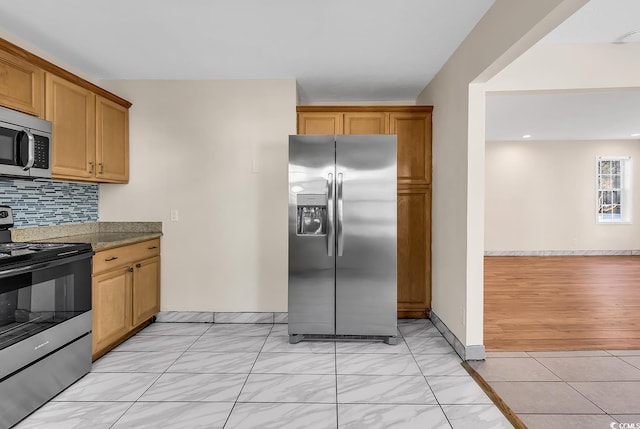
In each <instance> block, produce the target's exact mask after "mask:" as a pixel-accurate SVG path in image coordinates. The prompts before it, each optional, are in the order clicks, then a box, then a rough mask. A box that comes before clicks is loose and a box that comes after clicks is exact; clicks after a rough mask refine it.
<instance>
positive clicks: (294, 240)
mask: <svg viewBox="0 0 640 429" xmlns="http://www.w3.org/2000/svg"><path fill="white" fill-rule="evenodd" d="M334 191H335V140H334V136H311V135H309V136H297V135H296V136H289V334H290V335H301V334H320V335H324V334H327V335H331V334H335V234H334V225H333V224H334V212H335V206H334Z"/></svg>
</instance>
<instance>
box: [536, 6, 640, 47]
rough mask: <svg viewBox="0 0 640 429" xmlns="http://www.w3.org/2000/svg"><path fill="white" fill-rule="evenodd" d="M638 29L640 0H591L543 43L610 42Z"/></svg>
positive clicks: (544, 39) (542, 41) (543, 40)
mask: <svg viewBox="0 0 640 429" xmlns="http://www.w3.org/2000/svg"><path fill="white" fill-rule="evenodd" d="M635 30H640V1H639V0H590V1H589V3H587V4H586V5H584V6H583V7H582V8H580V10H578V11H577V12H576V13H574V14H573V15H571V16H570V17H569V18H567V20H566V21H565V22H563V23H562V24H561V25H560V26H558V27H557V28H556V29H555V30H553V31H552V32H551V33H549V34H548V35H547V36H546V37H544V38H543V39H542V40H541V41H540V43H546V44H548V43H609V42H615V41H617V40H618V39H619V38H620V37H621V36H623V35H625V34H627V33H630V32H632V31H635Z"/></svg>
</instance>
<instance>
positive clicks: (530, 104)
mask: <svg viewBox="0 0 640 429" xmlns="http://www.w3.org/2000/svg"><path fill="white" fill-rule="evenodd" d="M525 134H529V135H531V137H530V140H614V139H623V140H624V139H634V140H640V88H638V90H637V91H616V92H613V91H598V92H575V93H546V94H545V93H538V94H527V95H522V94H508V93H506V94H499V95H498V94H493V95H490V96H488V97H487V122H486V139H487V140H490V141H500V140H502V141H517V140H527V139H524V138H523V137H522V136H523V135H525ZM632 134H637V135H636V136H632Z"/></svg>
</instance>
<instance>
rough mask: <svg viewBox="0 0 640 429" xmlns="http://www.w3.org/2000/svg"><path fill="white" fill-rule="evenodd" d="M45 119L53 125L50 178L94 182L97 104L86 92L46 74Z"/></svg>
mask: <svg viewBox="0 0 640 429" xmlns="http://www.w3.org/2000/svg"><path fill="white" fill-rule="evenodd" d="M46 82H47V85H46V93H47V97H46V101H47V102H46V105H47V108H46V115H45V117H46V119H47V120H49V121H51V122H52V123H53V136H52V139H53V161H52V162H53V164H52V174H53V176H54V178H60V179H76V180H77V179H84V180H94V179H95V171H96V163H95V161H96V156H95V151H96V140H95V136H96V110H95V108H96V100H95V94H94V93H93V92H91V91H89V90H88V89H85V88H82V87H80V86H78V85H75V84H73V83H71V82H69V81H67V80H65V79H62V78H60V77H58V76H54V75H52V74H50V73H47V78H46Z"/></svg>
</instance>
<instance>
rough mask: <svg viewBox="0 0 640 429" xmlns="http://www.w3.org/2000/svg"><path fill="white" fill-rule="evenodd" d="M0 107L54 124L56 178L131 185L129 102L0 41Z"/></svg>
mask: <svg viewBox="0 0 640 429" xmlns="http://www.w3.org/2000/svg"><path fill="white" fill-rule="evenodd" d="M0 105H2V106H5V107H9V108H12V109H16V110H20V111H23V112H26V113H29V114H32V115H36V116H40V117H43V118H45V119H47V120H49V121H51V122H52V123H53V138H52V141H53V156H52V175H53V178H54V179H62V180H78V181H88V182H110V183H127V182H128V181H129V107H131V103H129V102H128V101H127V100H124V99H122V98H120V97H118V96H117V95H114V94H112V93H110V92H109V91H106V90H104V89H103V88H100V87H99V86H96V85H94V84H92V83H91V82H88V81H86V80H84V79H82V78H80V77H78V76H76V75H74V74H72V73H69V72H68V71H66V70H64V69H61V68H60V67H58V66H56V65H55V64H52V63H50V62H48V61H46V60H44V59H42V58H40V57H38V56H36V55H33V54H32V53H30V52H28V51H25V50H24V49H22V48H20V47H18V46H16V45H14V44H12V43H10V42H8V41H6V40H4V39H1V38H0Z"/></svg>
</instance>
